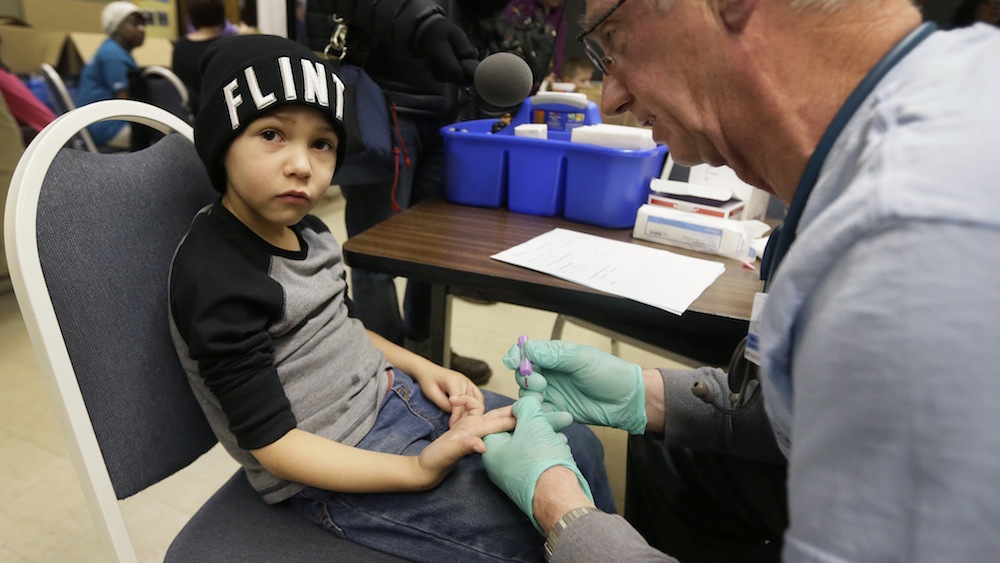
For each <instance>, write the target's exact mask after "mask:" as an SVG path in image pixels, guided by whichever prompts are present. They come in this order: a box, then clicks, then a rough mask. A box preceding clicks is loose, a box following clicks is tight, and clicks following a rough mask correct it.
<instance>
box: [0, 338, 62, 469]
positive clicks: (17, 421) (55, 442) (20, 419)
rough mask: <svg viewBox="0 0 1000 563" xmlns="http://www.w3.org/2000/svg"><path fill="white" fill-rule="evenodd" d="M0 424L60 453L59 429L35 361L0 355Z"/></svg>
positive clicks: (9, 430) (60, 434) (60, 454)
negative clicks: (1, 388) (0, 382)
mask: <svg viewBox="0 0 1000 563" xmlns="http://www.w3.org/2000/svg"><path fill="white" fill-rule="evenodd" d="M0 374H2V375H0V381H2V384H3V388H4V389H3V391H2V392H0V428H3V429H4V430H6V431H8V432H10V433H13V434H15V435H17V436H20V437H21V438H24V439H26V440H28V441H29V442H31V443H33V444H36V445H38V446H41V447H42V448H44V449H46V450H48V451H50V452H52V453H54V454H56V455H59V456H62V457H68V455H69V454H68V451H67V449H66V444H65V442H64V441H63V435H62V431H61V430H60V428H59V424H58V422H57V420H56V415H55V410H54V407H53V405H52V401H51V399H50V398H49V393H48V390H47V388H46V387H45V383H44V381H43V380H42V375H41V373H39V371H38V365H37V364H31V365H25V364H23V363H22V362H21V361H19V360H15V359H10V358H7V357H0Z"/></svg>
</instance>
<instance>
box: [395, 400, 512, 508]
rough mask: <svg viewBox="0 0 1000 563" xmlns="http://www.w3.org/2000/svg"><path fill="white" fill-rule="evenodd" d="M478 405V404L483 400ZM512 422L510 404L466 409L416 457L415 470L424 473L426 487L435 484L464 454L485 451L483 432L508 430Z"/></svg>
mask: <svg viewBox="0 0 1000 563" xmlns="http://www.w3.org/2000/svg"><path fill="white" fill-rule="evenodd" d="M479 406H480V408H481V406H482V404H481V403H480V405H479ZM514 422H515V421H514V414H513V412H512V407H511V406H506V407H502V408H499V409H493V410H491V411H490V412H488V413H485V414H472V413H467V414H466V416H464V417H463V418H462V419H461V420H459V421H458V422H457V423H455V424H454V425H452V427H451V429H450V430H448V431H447V432H445V433H444V434H442V435H441V437H440V438H438V439H437V440H434V441H433V442H431V443H430V445H429V446H427V447H426V448H424V451H422V452H420V455H419V456H417V457H416V458H415V459H416V465H417V469H418V471H420V472H422V473H423V474H424V475H426V477H427V479H426V481H427V488H428V489H430V488H433V487H436V486H437V485H438V483H440V482H441V481H442V480H443V479H444V478H445V476H447V475H448V473H449V472H450V471H451V468H452V467H454V465H455V464H456V463H458V460H460V459H462V458H463V457H465V456H466V455H468V454H471V453H479V454H481V453H484V452H486V443H485V442H483V436H487V435H489V434H495V433H497V432H509V431H510V430H512V429H513V428H514Z"/></svg>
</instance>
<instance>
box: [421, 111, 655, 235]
mask: <svg viewBox="0 0 1000 563" xmlns="http://www.w3.org/2000/svg"><path fill="white" fill-rule="evenodd" d="M600 120H601V118H600V111H599V110H598V108H597V105H596V104H594V103H593V102H589V101H587V99H586V96H584V95H583V94H569V93H553V92H546V93H544V94H538V95H535V96H532V97H530V98H528V99H527V100H525V101H524V103H523V104H522V105H521V108H520V110H519V111H518V113H517V115H516V116H514V117H513V118H511V120H510V123H509V124H508V125H507V126H506V127H503V128H502V129H501V128H499V126H498V124H497V123H498V120H496V119H479V120H473V121H463V122H459V123H455V124H453V125H449V126H446V127H443V128H442V129H441V134H442V136H443V138H444V145H445V166H446V173H445V197H446V198H447V199H448V200H449V201H451V202H453V203H458V204H461V205H472V206H477V207H502V206H506V207H507V208H508V209H510V210H511V211H514V212H516V213H527V214H531V215H543V216H565V217H566V218H567V219H570V220H572V221H579V222H582V223H588V224H592V225H598V226H602V227H608V228H627V227H631V226H632V225H633V224H634V223H635V217H636V211H637V210H638V209H639V206H641V205H642V204H644V203H646V199H647V197H648V196H649V193H650V191H649V181H650V180H651V179H652V178H656V177H659V174H660V171H661V169H662V167H663V161H664V158H665V157H666V153H667V148H666V147H665V146H662V145H661V146H657V147H655V148H652V149H647V150H628V149H619V148H611V147H604V146H598V145H587V144H582V143H573V142H570V137H571V134H572V130H573V129H575V128H576V127H580V126H584V125H593V124H597V123H600ZM523 123H544V124H546V125H547V126H548V138H547V139H537V138H530V137H517V136H515V135H514V129H515V128H516V126H517V125H520V124H523Z"/></svg>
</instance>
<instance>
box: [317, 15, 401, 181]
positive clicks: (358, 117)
mask: <svg viewBox="0 0 1000 563" xmlns="http://www.w3.org/2000/svg"><path fill="white" fill-rule="evenodd" d="M332 20H333V23H334V29H333V32H332V33H331V34H330V43H329V44H328V45H327V46H326V48H325V49H324V50H323V54H324V55H325V56H326V58H327V59H328V60H329V61H330V62H331V63H333V65H334V66H336V67H337V74H338V75H339V76H340V79H341V80H343V81H344V87H345V92H344V125H345V126H346V128H347V139H348V141H347V151H346V156H345V157H344V163H343V165H342V166H341V167H340V168H339V169H338V170H337V174H336V175H335V176H334V177H333V183H334V184H340V185H348V186H349V185H356V184H373V183H379V182H387V181H390V180H392V179H393V178H394V176H395V170H396V168H395V167H396V151H395V144H394V138H395V137H394V136H395V132H394V130H393V126H392V122H391V121H390V115H389V114H390V107H389V102H388V100H387V99H386V97H385V93H384V92H383V91H382V88H381V87H380V86H379V85H378V84H376V83H375V81H374V80H372V78H371V77H370V76H368V73H367V72H365V71H364V69H362V68H361V67H359V66H355V65H351V64H341V63H342V61H343V60H344V58H345V57H346V55H347V24H346V23H345V22H344V20H343V18H340V17H338V16H337V15H333V16H332Z"/></svg>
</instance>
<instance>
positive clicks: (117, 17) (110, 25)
mask: <svg viewBox="0 0 1000 563" xmlns="http://www.w3.org/2000/svg"><path fill="white" fill-rule="evenodd" d="M138 12H139V8H138V7H136V5H135V4H133V3H131V2H112V3H110V4H108V5H107V6H105V7H104V11H103V12H101V29H103V30H104V33H106V34H108V35H114V34H115V32H116V31H118V26H120V25H121V24H122V22H123V21H125V18H127V17H129V16H131V15H132V14H136V13H138Z"/></svg>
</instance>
